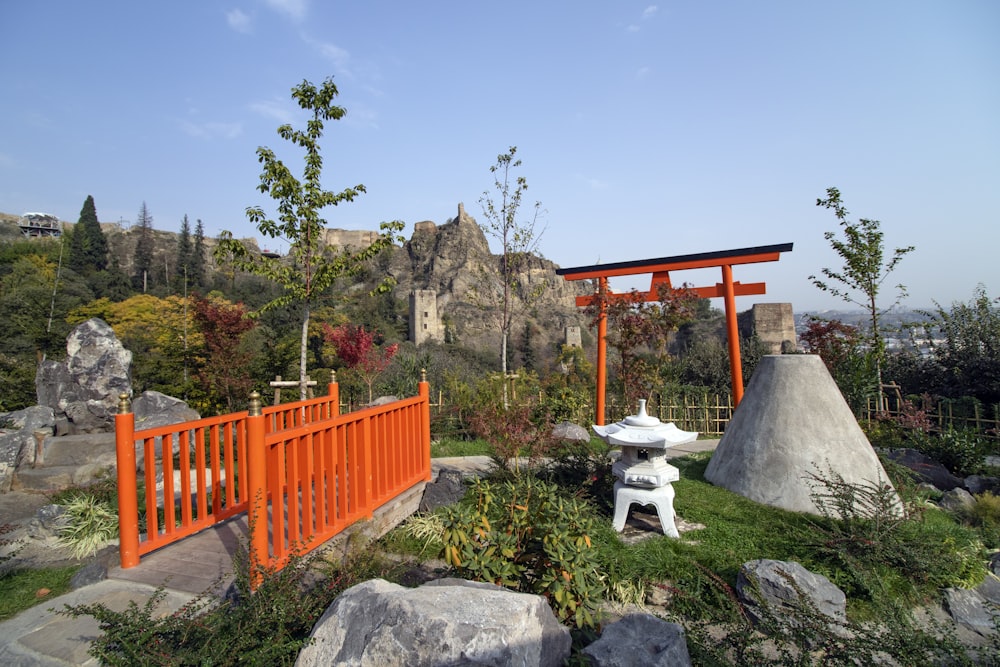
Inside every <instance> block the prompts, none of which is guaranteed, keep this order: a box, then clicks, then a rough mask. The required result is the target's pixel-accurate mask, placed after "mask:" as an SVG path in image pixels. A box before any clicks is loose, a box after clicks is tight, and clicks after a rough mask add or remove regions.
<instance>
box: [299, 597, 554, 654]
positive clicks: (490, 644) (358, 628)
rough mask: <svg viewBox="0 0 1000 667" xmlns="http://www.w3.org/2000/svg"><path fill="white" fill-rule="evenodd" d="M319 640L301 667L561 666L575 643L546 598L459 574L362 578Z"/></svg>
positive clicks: (325, 620) (316, 633)
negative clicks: (422, 579) (399, 580)
mask: <svg viewBox="0 0 1000 667" xmlns="http://www.w3.org/2000/svg"><path fill="white" fill-rule="evenodd" d="M312 638H313V641H312V643H311V644H310V645H309V646H307V647H306V648H304V649H303V650H302V652H301V653H299V657H298V660H297V661H296V663H295V664H296V665H298V666H299V667H314V666H319V665H357V666H358V667H396V666H398V667H404V666H405V667H420V666H421V665H426V666H431V665H495V666H496V667H502V666H506V665H523V666H525V667H529V666H532V665H551V666H552V667H556V666H557V665H562V664H563V661H564V660H566V658H567V657H569V654H570V643H571V640H570V635H569V630H567V629H566V628H565V627H564V626H562V625H561V624H560V623H559V622H558V621H557V620H556V618H555V616H554V615H553V613H552V610H551V608H549V605H548V603H547V602H546V601H545V598H543V597H540V596H537V595H529V594H527V593H515V592H512V591H508V590H506V589H503V588H500V587H499V586H493V585H491V584H477V583H472V582H467V581H462V580H459V579H441V580H438V581H433V582H429V583H427V584H424V585H423V586H420V587H419V588H403V587H402V586H398V585H396V584H392V583H389V582H387V581H384V580H382V579H372V580H370V581H366V582H364V583H362V584H358V585H357V586H354V587H352V588H349V589H348V590H346V591H344V592H343V593H342V594H341V595H340V596H339V597H338V598H337V599H336V600H334V602H333V604H332V605H330V607H329V608H328V609H327V610H326V613H325V614H323V617H322V618H321V619H320V620H319V622H318V623H317V624H316V627H315V628H313V634H312Z"/></svg>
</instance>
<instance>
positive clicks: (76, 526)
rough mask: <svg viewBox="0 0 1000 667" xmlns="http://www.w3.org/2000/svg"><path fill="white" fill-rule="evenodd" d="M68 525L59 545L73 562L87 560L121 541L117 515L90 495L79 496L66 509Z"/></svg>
mask: <svg viewBox="0 0 1000 667" xmlns="http://www.w3.org/2000/svg"><path fill="white" fill-rule="evenodd" d="M65 516H66V523H65V524H64V525H63V526H62V527H61V528H60V529H59V541H60V542H62V543H63V544H65V545H66V546H68V547H69V549H70V552H71V553H72V554H73V557H74V558H86V557H87V556H90V555H93V554H94V553H96V552H97V550H98V549H100V548H101V547H103V546H104V545H105V544H107V543H108V542H110V541H111V540H113V539H115V538H116V537H118V512H117V511H116V510H115V509H113V508H112V507H109V506H108V505H107V503H106V502H104V501H102V500H98V499H97V498H96V497H95V496H92V495H89V494H83V495H78V496H76V497H75V498H73V499H72V500H71V501H70V502H69V503H68V504H67V505H66V513H65Z"/></svg>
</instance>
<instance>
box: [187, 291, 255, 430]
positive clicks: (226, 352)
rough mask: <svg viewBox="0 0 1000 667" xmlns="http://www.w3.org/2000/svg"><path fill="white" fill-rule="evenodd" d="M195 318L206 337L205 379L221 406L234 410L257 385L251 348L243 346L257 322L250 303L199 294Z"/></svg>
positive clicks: (199, 372) (196, 297)
mask: <svg viewBox="0 0 1000 667" xmlns="http://www.w3.org/2000/svg"><path fill="white" fill-rule="evenodd" d="M193 301H194V318H195V321H196V322H197V323H198V327H199V328H200V329H201V333H202V336H204V337H205V351H206V355H205V360H204V363H203V364H202V366H201V369H200V370H199V371H198V377H199V379H200V380H201V382H202V383H203V384H204V385H206V386H207V387H208V389H209V393H210V394H212V395H213V396H214V397H215V402H216V404H217V407H219V408H222V411H225V412H231V411H232V410H233V409H234V406H235V404H236V403H237V402H238V401H242V400H245V399H246V397H247V396H249V394H250V390H251V389H252V388H253V379H252V378H251V377H250V372H249V370H248V369H249V366H250V361H251V360H252V358H253V354H252V353H251V351H250V350H245V349H240V341H241V339H242V337H243V334H245V333H246V332H247V331H250V330H251V329H253V328H254V327H256V326H257V322H256V321H254V320H252V319H250V316H249V313H248V311H247V308H246V306H244V305H243V304H242V303H236V304H233V303H229V302H227V301H223V300H216V299H206V298H203V297H200V296H197V295H195V296H194V298H193Z"/></svg>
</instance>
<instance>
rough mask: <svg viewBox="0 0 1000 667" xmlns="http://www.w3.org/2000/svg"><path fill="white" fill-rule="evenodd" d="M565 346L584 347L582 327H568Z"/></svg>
mask: <svg viewBox="0 0 1000 667" xmlns="http://www.w3.org/2000/svg"><path fill="white" fill-rule="evenodd" d="M565 344H566V345H569V346H570V347H579V348H582V347H583V337H582V336H581V335H580V327H566V331H565Z"/></svg>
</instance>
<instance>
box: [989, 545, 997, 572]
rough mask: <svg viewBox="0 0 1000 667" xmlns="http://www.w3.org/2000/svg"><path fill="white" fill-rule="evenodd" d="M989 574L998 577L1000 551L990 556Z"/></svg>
mask: <svg viewBox="0 0 1000 667" xmlns="http://www.w3.org/2000/svg"><path fill="white" fill-rule="evenodd" d="M989 568H990V572H992V573H993V574H995V575H997V576H998V577H1000V551H995V552H993V553H992V554H990V565H989Z"/></svg>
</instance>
